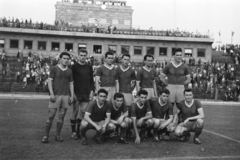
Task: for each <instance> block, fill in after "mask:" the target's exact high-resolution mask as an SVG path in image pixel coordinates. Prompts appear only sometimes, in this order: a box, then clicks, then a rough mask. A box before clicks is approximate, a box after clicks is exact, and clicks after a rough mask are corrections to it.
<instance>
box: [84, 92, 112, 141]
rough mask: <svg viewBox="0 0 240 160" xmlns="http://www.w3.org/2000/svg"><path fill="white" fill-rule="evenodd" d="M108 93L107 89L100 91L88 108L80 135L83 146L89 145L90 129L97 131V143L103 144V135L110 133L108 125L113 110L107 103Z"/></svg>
mask: <svg viewBox="0 0 240 160" xmlns="http://www.w3.org/2000/svg"><path fill="white" fill-rule="evenodd" d="M107 95H108V92H107V91H106V90H105V89H99V90H98V92H97V98H96V99H95V100H92V101H91V102H90V103H89V104H88V107H87V111H86V112H85V116H84V119H83V120H82V122H81V126H80V133H81V136H82V141H81V144H82V145H87V144H88V142H87V139H86V132H87V130H89V129H95V130H96V131H97V133H96V136H95V141H96V142H97V143H98V144H102V143H103V142H102V135H104V133H105V132H106V133H107V132H108V131H109V129H108V128H107V125H108V123H109V122H110V116H111V108H110V102H108V101H106V99H107Z"/></svg>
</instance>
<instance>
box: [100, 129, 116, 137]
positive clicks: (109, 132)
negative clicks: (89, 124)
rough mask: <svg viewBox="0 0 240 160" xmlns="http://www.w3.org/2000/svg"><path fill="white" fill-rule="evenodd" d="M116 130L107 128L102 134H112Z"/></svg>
mask: <svg viewBox="0 0 240 160" xmlns="http://www.w3.org/2000/svg"><path fill="white" fill-rule="evenodd" d="M113 132H114V131H113V130H109V129H108V130H106V131H105V133H103V134H102V136H108V135H110V134H111V133H113Z"/></svg>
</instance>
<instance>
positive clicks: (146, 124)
mask: <svg viewBox="0 0 240 160" xmlns="http://www.w3.org/2000/svg"><path fill="white" fill-rule="evenodd" d="M147 95H148V92H147V91H145V90H140V91H139V92H138V96H139V99H138V101H137V102H136V103H133V104H132V106H131V108H130V113H131V118H132V121H133V122H132V123H133V128H134V131H135V135H136V140H135V143H137V144H139V143H140V142H141V140H143V139H144V134H145V132H146V131H147V130H148V129H150V128H152V126H153V120H152V111H151V108H150V105H149V102H148V101H147ZM138 129H140V132H138ZM140 137H141V139H140Z"/></svg>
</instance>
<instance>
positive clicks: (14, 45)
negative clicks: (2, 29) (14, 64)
mask: <svg viewBox="0 0 240 160" xmlns="http://www.w3.org/2000/svg"><path fill="white" fill-rule="evenodd" d="M10 48H18V40H13V39H12V40H10Z"/></svg>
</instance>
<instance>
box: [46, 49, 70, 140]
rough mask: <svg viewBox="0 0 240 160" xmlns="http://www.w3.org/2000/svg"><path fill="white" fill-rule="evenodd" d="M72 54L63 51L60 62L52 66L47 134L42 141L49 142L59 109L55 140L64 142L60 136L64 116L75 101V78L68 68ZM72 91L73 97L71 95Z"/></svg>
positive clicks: (49, 82)
mask: <svg viewBox="0 0 240 160" xmlns="http://www.w3.org/2000/svg"><path fill="white" fill-rule="evenodd" d="M69 59H70V54H69V53H67V52H62V53H61V54H60V61H59V64H58V65H56V66H54V67H52V69H51V71H50V75H49V79H48V88H49V92H50V101H49V110H48V119H47V121H46V125H45V135H44V137H43V139H42V143H48V137H49V132H50V130H51V127H52V122H53V119H54V117H55V115H56V113H57V110H58V121H57V133H56V136H55V140H56V141H58V142H62V141H63V139H62V137H60V132H61V130H62V126H63V122H64V117H65V114H66V112H67V109H68V107H69V106H70V104H71V103H72V101H73V78H72V71H71V70H70V69H68V67H67V65H68V63H69ZM69 93H71V97H69Z"/></svg>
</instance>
